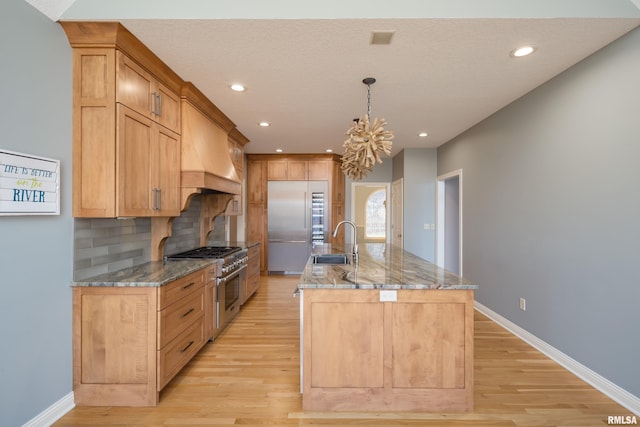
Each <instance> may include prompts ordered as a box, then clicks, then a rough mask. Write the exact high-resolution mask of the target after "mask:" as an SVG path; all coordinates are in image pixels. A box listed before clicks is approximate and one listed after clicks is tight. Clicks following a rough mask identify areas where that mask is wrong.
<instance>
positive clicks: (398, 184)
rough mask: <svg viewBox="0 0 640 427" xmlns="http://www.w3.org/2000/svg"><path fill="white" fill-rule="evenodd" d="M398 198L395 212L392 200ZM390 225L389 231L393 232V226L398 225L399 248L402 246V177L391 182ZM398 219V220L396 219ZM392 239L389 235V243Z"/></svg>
mask: <svg viewBox="0 0 640 427" xmlns="http://www.w3.org/2000/svg"><path fill="white" fill-rule="evenodd" d="M398 198H399V199H400V203H399V209H400V210H399V212H396V210H395V208H394V201H395V200H397V199H398ZM391 215H392V217H391V227H390V232H393V233H395V232H396V231H397V230H395V227H397V226H398V223H399V225H400V231H399V235H398V240H399V242H400V244H398V245H396V246H398V247H399V248H403V247H404V178H402V177H401V178H398V179H396V180H395V181H393V182H391ZM398 220H399V221H398ZM393 242H394V239H393V236H391V240H390V241H389V243H391V244H393Z"/></svg>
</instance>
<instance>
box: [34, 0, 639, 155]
mask: <svg viewBox="0 0 640 427" xmlns="http://www.w3.org/2000/svg"><path fill="white" fill-rule="evenodd" d="M81 1H83V0H78V2H81ZM36 2H37V0H32V1H30V3H32V4H34V6H36V7H38V8H41V10H43V9H42V8H43V6H42V5H41V6H38V5H36ZM65 3H71V2H70V1H69V0H66V2H65ZM133 3H135V2H133ZM103 4H104V3H103ZM107 4H108V2H107ZM67 6H68V5H67ZM61 7H65V6H61ZM63 10H64V9H62V11H63ZM62 11H59V12H58V13H61V12H62ZM43 12H44V10H43ZM51 14H54V13H53V12H50V13H49V16H52V15H51ZM54 16H55V14H54ZM72 16H73V19H87V20H95V19H96V17H95V16H86V17H85V16H84V15H81V16H78V13H77V12H76V14H75V15H74V14H72ZM133 16H137V17H138V18H139V13H137V14H136V13H133ZM107 18H109V17H107ZM62 19H67V18H65V15H64V14H63V15H62ZM105 19H106V18H105ZM110 20H119V21H120V22H122V23H123V24H124V25H125V27H127V28H128V29H129V30H130V31H131V32H132V33H133V34H135V35H136V36H137V37H138V38H139V39H140V40H142V41H143V42H144V43H145V44H146V45H147V46H148V47H149V48H150V49H151V50H153V51H154V52H155V53H156V54H157V55H158V56H159V57H160V58H162V60H163V61H164V62H166V63H167V64H168V65H169V66H170V67H172V68H173V69H174V70H175V71H176V72H177V73H178V74H179V75H180V76H181V77H182V78H183V79H184V80H187V81H191V82H193V83H194V84H195V85H196V86H197V87H198V88H199V89H200V90H201V91H202V92H203V93H205V94H206V95H207V96H208V97H209V98H210V99H211V100H212V101H213V102H214V103H215V104H216V105H217V106H218V107H219V108H220V109H221V110H222V111H223V112H224V113H225V114H226V115H227V116H228V117H229V118H230V119H231V120H232V121H233V122H234V123H236V125H237V126H238V129H239V130H240V131H241V132H242V133H243V134H245V135H246V136H247V137H248V138H249V139H250V140H251V143H250V144H249V145H247V147H246V148H247V151H248V152H250V153H270V152H273V151H274V150H275V149H276V148H282V149H283V150H284V151H285V152H290V153H314V152H316V153H318V152H324V150H325V149H327V148H331V149H333V150H334V151H335V152H337V153H340V152H341V151H342V143H343V142H344V140H345V138H346V137H345V135H344V132H345V131H346V130H347V129H348V128H349V127H350V126H351V121H352V119H353V118H355V117H358V116H360V115H362V114H365V113H366V110H367V90H366V89H367V88H366V86H365V85H364V84H363V83H362V79H363V78H365V77H375V78H376V79H377V82H376V83H375V84H374V85H372V86H371V114H372V116H373V117H383V118H385V119H386V120H387V122H388V126H387V129H389V130H392V131H393V132H394V134H395V139H394V149H393V154H396V153H397V152H399V151H400V150H401V149H402V148H417V147H437V146H439V145H441V144H443V143H445V142H447V141H448V140H450V139H451V138H453V137H455V136H456V135H459V134H460V133H461V132H463V131H465V130H466V129H468V128H469V127H471V126H473V125H474V124H476V123H478V122H479V121H481V120H483V119H484V118H486V117H488V116H489V115H491V114H493V113H494V112H496V111H497V110H499V109H501V108H502V107H504V106H505V105H507V104H509V103H511V102H512V101H514V100H516V99H517V98H519V97H521V96H522V95H524V94H526V93H527V92H529V91H531V90H532V89H534V88H536V87H537V86H539V85H540V84H542V83H544V82H545V81H547V80H549V79H550V78H552V77H554V76H555V75H557V74H559V73H561V72H562V71H563V70H565V69H567V68H568V67H570V66H572V65H574V64H575V63H577V62H579V61H580V60H582V59H584V58H585V57H587V56H589V55H590V54H592V53H594V52H595V51H597V50H598V49H600V48H602V47H603V46H605V45H607V44H609V43H610V42H612V41H613V40H615V39H617V38H618V37H620V36H622V35H623V34H625V33H626V32H628V31H630V30H631V29H633V28H635V27H636V26H638V25H640V18H638V17H637V16H635V17H634V16H632V17H630V18H626V17H611V16H608V17H604V18H599V17H597V16H596V17H594V16H591V17H580V18H572V17H561V18H540V17H538V18H509V19H503V18H473V19H472V18H403V19H398V18H394V19H384V18H378V19H166V18H165V19H128V18H126V17H122V16H117V17H116V16H115V15H114V17H111V18H110ZM373 31H393V32H394V36H393V38H392V41H391V44H390V45H370V39H371V34H372V32H373ZM522 44H532V45H534V46H536V51H535V52H534V53H533V54H532V55H530V56H528V57H524V58H512V57H510V55H509V53H510V51H511V50H512V49H513V48H515V47H517V46H520V45H522ZM234 82H240V83H243V84H245V85H246V86H247V88H248V90H247V91H246V92H244V93H236V92H233V91H231V90H230V89H229V85H230V84H231V83H234ZM260 121H269V122H271V123H272V126H270V127H268V128H262V127H259V126H258V122H260ZM421 131H426V132H428V133H429V136H428V137H427V138H419V137H418V136H417V134H418V132H421Z"/></svg>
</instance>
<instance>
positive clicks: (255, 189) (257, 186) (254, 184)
mask: <svg viewBox="0 0 640 427" xmlns="http://www.w3.org/2000/svg"><path fill="white" fill-rule="evenodd" d="M247 192H248V193H249V194H248V196H247V203H267V195H266V192H267V162H266V161H264V160H252V161H250V162H248V163H247Z"/></svg>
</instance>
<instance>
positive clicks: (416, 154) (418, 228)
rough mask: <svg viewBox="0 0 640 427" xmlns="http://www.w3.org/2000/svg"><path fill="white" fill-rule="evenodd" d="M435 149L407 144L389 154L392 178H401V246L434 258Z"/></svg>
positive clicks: (414, 252) (429, 258) (430, 258)
mask: <svg viewBox="0 0 640 427" xmlns="http://www.w3.org/2000/svg"><path fill="white" fill-rule="evenodd" d="M437 159H438V158H437V152H436V150H435V149H433V148H408V149H404V150H402V151H401V152H400V153H399V154H397V155H396V156H395V157H394V158H393V180H394V181H395V180H397V179H400V178H403V184H404V194H403V196H402V199H403V203H404V209H403V224H402V227H403V236H404V238H403V239H404V240H403V244H404V249H405V250H406V251H409V252H411V253H413V254H415V255H418V256H419V257H421V258H424V259H426V260H428V261H431V262H435V259H436V256H435V250H436V249H435V238H436V236H435V230H434V229H429V230H425V227H424V226H425V224H429V225H430V224H435V222H436V209H435V206H436V180H437V164H438V161H437Z"/></svg>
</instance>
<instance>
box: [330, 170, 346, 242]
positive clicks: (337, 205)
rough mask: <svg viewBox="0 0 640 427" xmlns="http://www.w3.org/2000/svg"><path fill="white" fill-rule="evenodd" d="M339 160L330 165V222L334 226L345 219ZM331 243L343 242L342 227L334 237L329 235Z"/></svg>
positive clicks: (342, 182) (342, 180) (342, 181)
mask: <svg viewBox="0 0 640 427" xmlns="http://www.w3.org/2000/svg"><path fill="white" fill-rule="evenodd" d="M340 166H341V163H340V162H333V164H332V167H331V178H332V181H331V200H332V206H331V224H332V226H333V227H334V228H335V226H336V225H337V224H338V223H339V222H340V221H342V220H344V219H345V214H344V208H345V201H344V199H345V197H344V190H345V188H344V173H343V172H342V168H341V167H340ZM331 243H333V244H334V245H343V244H344V227H342V228H340V230H339V231H338V235H337V236H336V237H333V235H332V237H331Z"/></svg>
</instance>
